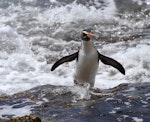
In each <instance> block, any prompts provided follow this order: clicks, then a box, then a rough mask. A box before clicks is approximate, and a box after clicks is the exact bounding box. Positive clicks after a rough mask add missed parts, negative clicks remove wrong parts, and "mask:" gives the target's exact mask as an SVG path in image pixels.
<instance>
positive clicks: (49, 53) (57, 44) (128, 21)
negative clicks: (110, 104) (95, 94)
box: [0, 0, 150, 114]
mask: <svg viewBox="0 0 150 122" xmlns="http://www.w3.org/2000/svg"><path fill="white" fill-rule="evenodd" d="M131 3H132V4H131ZM129 5H132V7H129ZM131 8H132V9H131ZM0 17H1V19H0V27H1V28H0V76H1V79H0V88H1V89H0V94H1V95H3V94H7V95H12V94H15V93H18V92H22V91H25V90H29V89H31V88H33V87H36V86H42V85H46V84H50V85H55V86H59V85H62V86H73V78H72V76H73V72H74V67H75V61H73V62H70V63H66V64H63V65H61V66H60V67H59V68H57V69H56V70H55V71H54V72H51V71H50V69H51V66H52V64H53V63H54V62H55V61H56V60H58V59H59V58H61V57H63V56H66V55H68V54H72V53H74V52H75V51H77V50H78V49H79V47H80V32H81V31H82V30H83V29H84V28H92V31H93V33H94V38H93V41H94V42H95V47H96V48H97V49H98V50H99V51H100V52H101V53H102V54H104V55H107V56H109V57H112V58H115V59H116V60H117V61H119V62H120V63H121V64H122V65H123V66H124V67H125V69H126V75H125V76H123V75H122V74H120V73H119V72H118V71H117V70H116V69H114V68H112V67H109V66H106V65H104V64H102V63H100V67H99V70H98V74H97V77H96V83H95V87H98V88H100V89H109V88H112V87H115V86H117V85H119V84H121V83H139V82H149V78H150V72H149V71H150V58H149V57H150V53H149V52H150V36H149V33H150V1H149V0H147V1H145V2H144V3H143V2H142V1H140V0H137V1H132V2H131V0H127V1H126V2H123V1H121V2H120V1H118V0H114V1H113V0H107V1H101V0H98V1H95V0H88V1H86V2H85V1H83V0H81V1H79V0H76V1H74V0H71V1H70V0H63V1H59V0H23V1H19V0H1V2H0ZM47 62H48V63H47ZM83 98H84V97H83ZM7 109H8V108H7ZM1 113H3V114H4V113H5V111H4V110H2V111H1ZM6 113H7V112H6ZM27 113H28V109H27Z"/></svg>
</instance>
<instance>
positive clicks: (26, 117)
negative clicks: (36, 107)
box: [0, 115, 41, 122]
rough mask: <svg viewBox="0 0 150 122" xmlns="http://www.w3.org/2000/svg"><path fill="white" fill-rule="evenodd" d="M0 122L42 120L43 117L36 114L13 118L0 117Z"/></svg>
mask: <svg viewBox="0 0 150 122" xmlns="http://www.w3.org/2000/svg"><path fill="white" fill-rule="evenodd" d="M0 122H41V119H40V118H39V117H37V116H34V115H26V116H23V117H15V118H11V119H0Z"/></svg>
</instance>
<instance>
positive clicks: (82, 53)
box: [51, 29, 125, 87]
mask: <svg viewBox="0 0 150 122" xmlns="http://www.w3.org/2000/svg"><path fill="white" fill-rule="evenodd" d="M92 37H93V34H92V32H91V29H84V30H83V31H82V33H81V40H82V42H81V48H80V49H79V50H78V51H77V52H75V53H73V54H71V55H68V56H65V57H62V58H61V59H60V60H58V61H56V63H54V64H53V66H52V68H51V71H54V70H55V69H56V68H57V67H58V66H59V65H61V64H63V63H65V62H70V61H73V60H75V59H76V69H75V73H74V83H75V84H83V83H89V84H90V87H93V86H94V83H95V77H96V73H97V70H98V66H99V61H101V62H102V63H104V64H105V65H110V66H112V67H114V68H116V69H117V70H118V71H120V72H121V73H122V74H124V75H125V69H124V67H123V66H122V65H121V64H120V63H119V62H118V61H116V60H114V59H112V58H110V57H107V56H104V55H102V54H101V53H100V52H99V51H98V50H97V49H96V48H95V47H94V44H93V41H92V40H91V39H92Z"/></svg>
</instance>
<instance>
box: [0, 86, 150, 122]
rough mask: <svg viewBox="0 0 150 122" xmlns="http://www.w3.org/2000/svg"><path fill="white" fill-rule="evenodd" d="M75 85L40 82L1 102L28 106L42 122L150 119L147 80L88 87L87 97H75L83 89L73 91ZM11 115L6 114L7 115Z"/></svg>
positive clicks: (1, 103)
mask: <svg viewBox="0 0 150 122" xmlns="http://www.w3.org/2000/svg"><path fill="white" fill-rule="evenodd" d="M74 87H75V86H71V87H68V86H52V85H44V86H39V87H36V88H33V89H31V90H29V91H26V92H22V93H18V94H15V95H13V96H5V97H4V96H3V97H1V98H0V100H1V101H0V106H6V105H7V106H13V107H12V108H13V109H17V108H19V109H20V110H21V108H23V107H26V106H30V109H31V112H32V114H34V115H36V116H39V117H40V118H41V120H42V122H49V121H52V122H58V121H59V122H66V121H68V122H87V121H88V122H99V121H100V122H110V120H111V122H119V121H121V122H126V121H135V120H136V119H138V120H140V121H144V122H148V121H149V120H150V116H149V113H150V94H149V93H150V83H137V84H121V85H119V86H117V87H115V88H112V89H107V90H101V92H100V93H98V92H96V93H94V92H91V91H90V92H88V93H89V94H90V99H85V98H83V99H75V98H77V97H79V96H78V95H79V93H81V92H82V89H80V90H79V89H77V91H78V94H76V92H73V90H72V89H73V88H74ZM2 109H3V108H2ZM12 113H13V112H12ZM2 116H3V117H4V115H2ZM13 116H14V115H7V117H8V118H12V117H13ZM5 117H6V115H5Z"/></svg>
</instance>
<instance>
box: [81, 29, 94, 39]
mask: <svg viewBox="0 0 150 122" xmlns="http://www.w3.org/2000/svg"><path fill="white" fill-rule="evenodd" d="M83 33H84V34H86V35H87V36H88V37H89V38H90V39H91V38H92V37H93V34H92V33H90V32H86V31H83Z"/></svg>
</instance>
